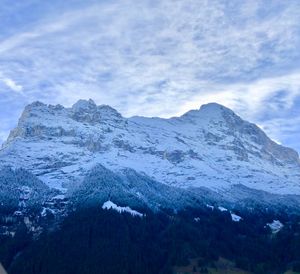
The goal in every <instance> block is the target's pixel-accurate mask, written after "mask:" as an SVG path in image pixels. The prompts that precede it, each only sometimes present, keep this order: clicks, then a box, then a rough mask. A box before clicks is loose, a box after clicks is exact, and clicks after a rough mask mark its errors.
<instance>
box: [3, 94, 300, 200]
mask: <svg viewBox="0 0 300 274" xmlns="http://www.w3.org/2000/svg"><path fill="white" fill-rule="evenodd" d="M0 162H1V164H0V165H1V166H12V167H13V168H19V167H22V168H25V169H27V170H29V171H31V172H33V173H34V174H36V175H37V176H38V177H39V178H40V179H41V180H42V181H43V182H45V183H46V184H47V185H49V186H50V187H54V188H58V189H63V190H64V189H67V188H70V187H72V186H73V185H77V184H79V183H80V182H81V181H82V180H83V178H84V176H85V175H86V174H88V172H89V171H90V170H91V169H92V168H93V167H95V166H96V165H97V164H101V165H103V166H104V167H106V168H109V169H110V170H112V171H116V172H117V171H119V170H124V168H125V169H126V168H130V169H132V170H135V171H136V172H138V173H140V174H145V175H147V176H149V177H150V178H152V179H153V180H155V181H158V182H161V183H164V184H167V185H169V186H176V187H180V188H185V189H188V188H198V187H206V188H208V189H210V190H214V191H217V192H220V191H224V190H226V189H230V188H231V187H232V186H233V185H236V184H242V185H244V186H246V187H248V188H253V189H257V190H264V191H267V192H270V193H277V194H300V161H299V156H298V154H297V153H296V152H295V151H294V150H292V149H290V148H286V147H283V146H280V145H278V144H277V143H275V142H273V141H272V140H270V139H269V138H268V137H267V136H266V134H265V133H264V132H263V131H262V130H261V129H260V128H258V127H257V126H256V125H254V124H251V123H249V122H246V121H244V120H243V119H241V118H240V117H239V116H237V115H236V114H235V113H234V112H233V111H231V110H230V109H228V108H226V107H224V106H221V105H218V104H215V103H212V104H207V105H204V106H202V107H201V108H200V109H199V110H192V111H189V112H187V113H186V114H184V115H182V116H181V117H174V118H170V119H161V118H145V117H132V118H124V117H122V116H121V114H120V113H118V112H117V111H116V110H115V109H113V108H111V107H109V106H105V105H102V106H97V105H96V104H95V103H94V102H93V101H92V100H88V101H85V100H80V101H78V102H77V103H76V104H74V105H73V106H72V107H71V108H64V107H63V106H61V105H57V106H52V105H45V104H43V103H40V102H36V103H33V104H31V105H28V106H27V107H26V108H25V110H24V112H23V114H22V116H21V118H20V120H19V123H18V126H17V128H15V129H14V130H12V132H11V134H10V136H9V138H8V140H7V142H6V143H5V144H4V145H3V147H2V149H1V151H0Z"/></svg>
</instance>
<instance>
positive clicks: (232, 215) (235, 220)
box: [230, 213, 243, 222]
mask: <svg viewBox="0 0 300 274" xmlns="http://www.w3.org/2000/svg"><path fill="white" fill-rule="evenodd" d="M230 215H231V219H232V221H233V222H239V221H241V220H243V218H242V217H241V216H238V215H236V214H234V213H230Z"/></svg>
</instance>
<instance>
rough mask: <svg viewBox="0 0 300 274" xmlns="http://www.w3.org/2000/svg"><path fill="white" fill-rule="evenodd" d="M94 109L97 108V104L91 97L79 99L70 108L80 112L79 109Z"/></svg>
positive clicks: (89, 110) (88, 110)
mask: <svg viewBox="0 0 300 274" xmlns="http://www.w3.org/2000/svg"><path fill="white" fill-rule="evenodd" d="M96 109H97V105H96V104H95V102H94V101H93V100H92V99H89V100H83V99H80V100H78V101H77V102H76V103H75V104H74V105H73V106H72V110H73V111H75V112H80V111H87V112H91V111H95V110H96Z"/></svg>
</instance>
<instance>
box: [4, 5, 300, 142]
mask: <svg viewBox="0 0 300 274" xmlns="http://www.w3.org/2000/svg"><path fill="white" fill-rule="evenodd" d="M61 3H62V1H54V2H53V4H52V7H51V8H49V7H48V6H47V5H46V4H42V3H41V1H34V0H32V1H31V6H30V10H34V9H38V10H39V11H40V10H42V11H43V13H42V14H41V16H39V17H37V18H32V17H30V18H29V19H27V20H25V19H24V24H23V25H22V27H18V28H15V31H14V32H10V33H9V34H7V33H1V31H0V71H2V72H3V75H6V76H7V77H8V78H7V79H10V80H11V81H12V82H10V83H9V82H8V83H6V85H7V86H9V85H10V88H13V87H14V88H16V87H17V88H18V87H19V88H21V87H23V95H22V102H23V105H24V104H25V103H28V102H30V101H32V100H37V99H39V100H43V101H46V102H48V103H62V104H65V105H70V104H72V103H73V102H74V101H76V100H77V99H79V98H90V97H91V98H94V99H95V100H96V102H97V103H99V104H101V103H105V104H110V105H112V106H113V107H116V108H118V109H119V110H120V111H121V112H122V113H123V114H124V115H127V116H130V115H136V114H139V115H147V116H155V115H159V116H164V117H168V116H173V115H177V114H181V113H182V112H184V111H186V110H188V109H189V108H198V107H199V105H200V104H202V103H205V102H208V101H217V102H219V103H223V104H225V105H227V106H229V107H232V108H233V109H234V110H236V111H237V112H238V113H240V114H241V115H242V116H243V117H244V118H246V119H250V120H253V121H254V122H257V123H260V124H261V125H262V126H265V127H266V128H271V127H272V125H273V123H272V122H271V121H272V118H273V119H279V118H280V119H282V117H283V116H286V115H288V114H289V113H290V112H291V111H292V110H293V109H294V105H295V102H296V100H297V98H298V96H299V88H298V87H299V78H300V77H299V75H300V71H299V63H300V51H299V48H300V19H299V12H300V2H299V1H297V0H290V1H276V0H274V1H264V0H253V1H252V0H251V1H250V0H249V1H239V0H233V1H221V0H209V1H208V0H201V1H196V0H186V1H179V0H175V1H171V0H163V1H158V0H151V1H150V0H145V1H133V0H124V1H117V0H116V1H103V2H99V1H92V0H87V1H84V4H83V3H81V4H80V6H79V2H78V1H75V0H71V1H69V2H68V4H61ZM17 8H18V11H19V14H20V12H21V11H22V9H25V8H24V7H19V6H18V7H17ZM27 8H28V7H27ZM20 9H21V10H20ZM7 13H8V12H7ZM23 14H24V13H23ZM37 14H39V13H37ZM4 15H5V14H4ZM25 17H26V16H25V15H24V18H25ZM0 20H1V13H0ZM12 25H13V22H10V23H9V27H10V28H9V29H14V28H13V26H12ZM2 81H3V80H2ZM20 96H21V95H20ZM11 103H12V104H13V101H12V102H11ZM0 107H1V106H0ZM278 110H280V112H282V113H284V115H283V114H282V115H281V116H280V115H278V113H279V111H278ZM10 115H11V114H10ZM294 115H295V114H294ZM296 115H299V116H300V114H296ZM266 123H268V127H267V125H266ZM269 132H273V133H272V134H273V136H274V138H276V139H278V140H280V141H282V142H283V143H289V138H287V137H286V136H285V135H284V134H283V132H281V131H279V132H277V133H276V136H275V134H274V132H275V131H272V130H269ZM293 145H294V143H293ZM299 148H300V145H299Z"/></svg>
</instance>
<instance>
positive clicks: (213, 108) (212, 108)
mask: <svg viewBox="0 0 300 274" xmlns="http://www.w3.org/2000/svg"><path fill="white" fill-rule="evenodd" d="M199 111H209V112H220V111H226V112H233V111H232V110H231V109H229V108H227V107H225V106H223V105H221V104H218V103H215V102H212V103H208V104H204V105H202V106H201V107H200V109H199Z"/></svg>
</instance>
